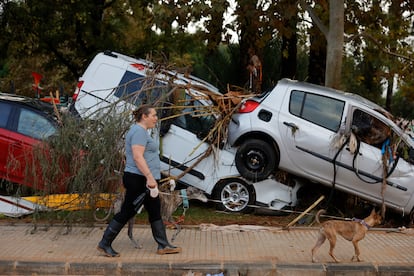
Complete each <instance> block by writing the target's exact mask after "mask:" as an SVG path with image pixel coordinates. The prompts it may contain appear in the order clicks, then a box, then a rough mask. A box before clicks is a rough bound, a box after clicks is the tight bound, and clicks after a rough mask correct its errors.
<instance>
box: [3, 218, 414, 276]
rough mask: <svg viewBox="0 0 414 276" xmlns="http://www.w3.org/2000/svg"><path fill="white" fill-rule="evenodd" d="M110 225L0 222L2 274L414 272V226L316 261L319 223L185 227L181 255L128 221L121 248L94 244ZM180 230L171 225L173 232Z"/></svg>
mask: <svg viewBox="0 0 414 276" xmlns="http://www.w3.org/2000/svg"><path fill="white" fill-rule="evenodd" d="M105 227H106V225H98V226H96V225H95V226H94V227H78V226H73V227H71V228H67V227H64V226H51V227H48V228H46V227H44V226H38V227H37V229H34V227H33V224H0V232H1V235H0V244H1V250H0V274H1V275H162V274H164V275H209V274H210V275H226V276H227V275H229V276H236V275H302V274H304V273H306V274H308V275H345V274H349V275H414V229H412V228H409V229H406V230H405V231H391V232H390V231H385V230H384V229H382V230H380V229H378V228H377V229H373V230H370V231H369V232H368V234H367V235H366V237H365V239H363V240H362V241H361V242H360V249H361V257H362V259H363V260H364V261H363V262H351V261H350V259H351V257H352V256H353V246H352V244H351V243H350V242H348V241H345V240H344V239H343V238H338V241H337V246H336V250H335V254H336V256H337V257H338V258H339V259H341V260H342V261H343V262H341V263H338V264H336V263H333V262H332V259H331V257H330V256H329V255H328V244H327V242H326V243H325V244H324V245H323V246H322V247H321V248H320V250H319V252H318V253H319V254H318V259H319V261H320V262H319V263H312V262H311V254H310V250H311V248H312V247H313V246H314V244H315V242H316V236H317V228H310V227H309V228H290V229H289V230H283V229H281V228H272V227H259V226H247V225H246V226H243V225H231V226H225V227H220V226H214V225H200V226H192V227H190V226H184V227H183V229H182V231H181V232H180V233H179V234H178V236H177V237H176V239H175V241H174V242H173V244H175V245H179V246H181V247H182V248H183V252H182V253H181V254H175V255H157V254H156V253H155V252H156V243H155V241H154V240H153V238H152V234H151V229H150V227H149V226H137V225H136V226H135V228H134V235H135V237H136V238H139V242H140V243H141V244H142V248H141V249H137V248H134V246H133V245H132V243H131V241H130V240H129V238H128V236H127V228H126V227H125V228H124V229H123V230H122V231H121V233H120V234H119V236H118V237H117V239H116V240H115V241H114V243H113V247H114V248H115V250H117V251H118V252H120V253H121V256H120V257H118V258H108V257H105V256H103V255H102V254H101V253H100V252H98V251H97V250H96V245H97V243H98V242H99V240H100V239H101V237H102V234H103V231H104V229H105ZM174 232H175V230H173V229H168V230H167V234H168V236H169V237H170V238H171V237H172V235H173V234H174Z"/></svg>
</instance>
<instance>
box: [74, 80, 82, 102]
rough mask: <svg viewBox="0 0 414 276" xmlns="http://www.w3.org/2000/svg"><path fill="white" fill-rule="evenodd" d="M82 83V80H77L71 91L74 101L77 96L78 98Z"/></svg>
mask: <svg viewBox="0 0 414 276" xmlns="http://www.w3.org/2000/svg"><path fill="white" fill-rule="evenodd" d="M82 85H83V81H79V82H78V84H77V85H76V89H75V92H73V96H72V100H73V101H74V102H75V101H76V99H77V98H78V96H79V92H80V90H81V87H82Z"/></svg>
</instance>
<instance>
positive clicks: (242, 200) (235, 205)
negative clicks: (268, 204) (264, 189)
mask: <svg viewBox="0 0 414 276" xmlns="http://www.w3.org/2000/svg"><path fill="white" fill-rule="evenodd" d="M214 198H215V199H216V202H217V203H216V209H217V210H220V211H225V212H232V213H250V212H252V211H253V208H252V207H251V205H252V204H254V203H255V201H256V194H255V191H254V187H253V186H252V185H249V184H247V183H246V182H245V181H243V180H242V179H238V178H230V179H225V180H222V181H221V182H219V183H218V184H217V187H216V189H215V194H214Z"/></svg>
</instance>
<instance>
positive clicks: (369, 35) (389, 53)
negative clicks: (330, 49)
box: [346, 32, 414, 62]
mask: <svg viewBox="0 0 414 276" xmlns="http://www.w3.org/2000/svg"><path fill="white" fill-rule="evenodd" d="M358 37H365V38H367V39H369V40H370V41H372V42H373V43H374V44H375V45H377V47H378V49H380V50H381V51H382V52H384V53H386V54H387V55H391V56H395V57H398V58H402V59H404V60H408V61H411V62H413V61H414V58H411V57H409V56H405V55H401V54H398V53H395V52H391V51H389V50H387V49H386V48H384V47H383V46H382V45H381V43H380V42H379V41H378V40H377V39H375V38H374V37H373V36H372V35H371V34H368V33H366V32H362V33H360V34H355V35H353V36H351V37H350V38H349V39H347V40H346V42H350V41H352V40H355V39H356V38H358Z"/></svg>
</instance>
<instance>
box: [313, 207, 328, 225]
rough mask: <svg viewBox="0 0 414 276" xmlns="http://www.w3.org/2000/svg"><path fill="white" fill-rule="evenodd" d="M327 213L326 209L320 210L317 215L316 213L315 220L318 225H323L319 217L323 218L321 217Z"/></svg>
mask: <svg viewBox="0 0 414 276" xmlns="http://www.w3.org/2000/svg"><path fill="white" fill-rule="evenodd" d="M325 213H326V210H325V209H320V210H319V211H318V212H317V213H316V215H315V220H316V222H317V223H319V224H320V223H321V221H320V220H319V217H320V216H321V215H323V214H325Z"/></svg>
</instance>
